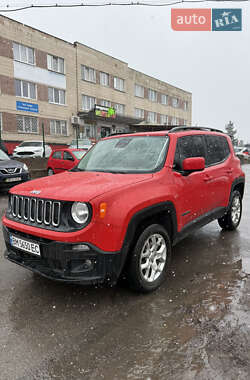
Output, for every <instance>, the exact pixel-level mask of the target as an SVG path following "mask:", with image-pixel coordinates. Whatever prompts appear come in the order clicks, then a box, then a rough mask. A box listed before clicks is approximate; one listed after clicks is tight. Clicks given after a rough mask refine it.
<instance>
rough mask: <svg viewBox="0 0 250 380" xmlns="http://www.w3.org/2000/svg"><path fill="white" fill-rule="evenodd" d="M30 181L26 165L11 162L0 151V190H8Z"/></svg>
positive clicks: (14, 161)
mask: <svg viewBox="0 0 250 380" xmlns="http://www.w3.org/2000/svg"><path fill="white" fill-rule="evenodd" d="M29 179H30V175H29V169H28V167H27V165H26V164H24V163H22V162H19V161H16V160H11V159H10V158H9V156H7V154H6V153H4V152H3V151H2V150H0V190H2V189H9V188H10V187H12V186H14V185H17V184H19V183H21V182H25V181H28V180H29Z"/></svg>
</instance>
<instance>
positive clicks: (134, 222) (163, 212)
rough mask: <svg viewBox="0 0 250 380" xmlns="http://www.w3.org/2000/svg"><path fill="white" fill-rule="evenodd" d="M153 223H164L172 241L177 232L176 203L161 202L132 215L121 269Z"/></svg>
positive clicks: (124, 243)
mask: <svg viewBox="0 0 250 380" xmlns="http://www.w3.org/2000/svg"><path fill="white" fill-rule="evenodd" d="M151 224H160V225H162V226H163V227H164V228H165V229H166V230H167V232H168V234H169V238H170V240H171V243H172V242H173V240H174V239H175V236H176V234H177V217H176V210H175V207H174V204H173V203H172V202H170V201H167V202H161V203H158V204H156V205H153V206H150V207H147V208H145V209H143V210H140V211H138V212H137V213H136V214H134V215H133V216H132V218H131V220H130V222H129V224H128V227H127V232H126V235H125V238H124V242H123V246H122V257H123V259H122V262H123V263H122V267H121V270H122V269H123V267H124V265H125V264H126V262H127V259H128V257H129V256H130V254H131V252H132V250H133V247H134V246H135V243H136V241H137V239H138V237H139V236H140V234H141V233H142V231H143V230H144V229H145V228H146V227H148V226H149V225H151Z"/></svg>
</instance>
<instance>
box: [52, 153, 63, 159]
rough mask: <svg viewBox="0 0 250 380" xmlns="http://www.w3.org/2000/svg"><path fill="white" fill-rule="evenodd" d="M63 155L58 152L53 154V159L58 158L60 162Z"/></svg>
mask: <svg viewBox="0 0 250 380" xmlns="http://www.w3.org/2000/svg"><path fill="white" fill-rule="evenodd" d="M61 155H62V152H58V151H56V152H55V153H53V156H52V158H56V159H59V160H60V158H61Z"/></svg>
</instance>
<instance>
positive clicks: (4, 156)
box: [0, 149, 10, 161]
mask: <svg viewBox="0 0 250 380" xmlns="http://www.w3.org/2000/svg"><path fill="white" fill-rule="evenodd" d="M9 159H10V158H9V156H7V154H6V153H4V152H3V151H2V150H1V149H0V160H1V161H5V160H9Z"/></svg>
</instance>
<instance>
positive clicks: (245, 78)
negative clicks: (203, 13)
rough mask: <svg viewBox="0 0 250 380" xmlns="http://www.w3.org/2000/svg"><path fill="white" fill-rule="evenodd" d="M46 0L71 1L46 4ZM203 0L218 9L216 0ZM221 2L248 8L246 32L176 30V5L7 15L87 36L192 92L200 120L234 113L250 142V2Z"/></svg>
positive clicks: (217, 122)
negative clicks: (173, 16) (173, 19)
mask: <svg viewBox="0 0 250 380" xmlns="http://www.w3.org/2000/svg"><path fill="white" fill-rule="evenodd" d="M46 1H47V3H50V4H53V3H59V4H60V3H62V2H63V1H60V0H58V1H56V0H44V1H42V0H41V1H40V3H46ZM99 1H100V0H99ZM64 2H65V1H64ZM72 2H73V1H71V3H72ZM76 2H78V3H79V1H77V0H76ZM152 2H154V0H152ZM3 3H9V4H22V5H23V4H24V3H26V4H28V3H29V4H30V3H33V4H34V3H39V1H38V0H37V1H36V0H35V1H25V2H24V1H18V0H16V1H5V2H4V1H1V4H3ZM68 3H70V1H68ZM192 6H193V7H194V4H192ZM195 6H196V8H216V4H215V3H214V2H207V3H206V4H205V5H204V3H201V4H199V3H197V4H195ZM175 7H177V8H182V6H181V5H177V6H175ZM217 7H219V8H242V22H243V31H241V32H176V31H173V30H171V19H170V17H171V7H158V8H157V7H138V6H132V7H125V6H122V7H121V6H120V7H119V6H113V7H112V6H108V7H101V8H71V9H43V10H41V9H30V10H26V11H21V12H11V13H2V14H3V15H5V16H7V17H10V18H12V19H14V20H17V21H20V22H23V23H24V24H27V25H30V26H33V27H35V28H37V29H40V30H41V31H44V32H47V33H50V34H52V35H55V36H57V37H59V38H62V39H65V40H67V41H69V42H74V41H79V42H81V43H83V44H85V45H88V46H90V47H93V48H95V49H97V50H100V51H103V52H104V53H107V54H110V55H112V56H114V57H116V58H119V59H121V60H123V61H125V62H127V63H128V65H129V66H130V67H131V68H134V69H136V70H139V71H142V72H144V73H145V74H148V75H152V76H154V77H156V78H158V79H161V80H163V81H166V82H168V83H170V84H173V85H175V86H177V87H180V88H183V89H184V90H187V91H190V92H192V94H193V124H198V125H205V126H211V127H215V128H219V129H224V127H225V124H226V123H227V122H228V121H229V120H232V121H233V122H234V124H235V127H236V129H237V131H238V137H239V138H242V139H244V142H249V143H250V122H249V111H250V101H249V100H250V95H249V91H250V28H249V25H248V24H249V22H248V21H249V20H250V17H249V15H250V12H249V5H248V4H247V3H238V4H237V2H223V3H220V4H219V6H217ZM184 8H188V4H184Z"/></svg>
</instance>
